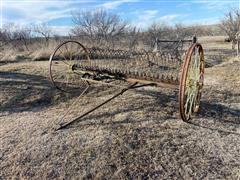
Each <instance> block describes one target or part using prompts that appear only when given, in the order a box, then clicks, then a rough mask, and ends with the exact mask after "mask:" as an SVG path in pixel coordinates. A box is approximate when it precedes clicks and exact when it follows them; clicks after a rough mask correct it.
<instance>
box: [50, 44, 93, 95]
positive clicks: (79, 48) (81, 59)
mask: <svg viewBox="0 0 240 180" xmlns="http://www.w3.org/2000/svg"><path fill="white" fill-rule="evenodd" d="M89 61H90V59H89V56H88V52H87V50H86V48H85V47H84V46H83V45H82V44H80V43H79V42H77V41H65V42H63V43H61V44H59V45H58V46H57V47H56V49H55V50H54V52H53V54H52V55H51V57H50V60H49V72H50V80H51V81H52V83H53V85H54V86H55V87H56V88H57V89H59V90H61V91H63V92H67V93H74V92H83V91H85V90H86V89H87V88H88V86H89V83H88V82H87V81H85V80H82V79H81V78H82V77H83V76H84V74H82V73H81V71H76V68H75V67H77V65H81V64H87V63H89Z"/></svg>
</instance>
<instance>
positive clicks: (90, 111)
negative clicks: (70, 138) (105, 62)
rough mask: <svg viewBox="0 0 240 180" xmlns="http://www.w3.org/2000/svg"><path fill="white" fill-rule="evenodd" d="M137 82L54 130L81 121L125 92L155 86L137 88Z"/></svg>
mask: <svg viewBox="0 0 240 180" xmlns="http://www.w3.org/2000/svg"><path fill="white" fill-rule="evenodd" d="M137 84H138V83H137V82H135V83H133V84H131V85H130V86H128V87H126V88H124V89H122V90H121V92H119V93H117V94H115V95H114V96H112V97H111V98H109V99H107V100H106V101H104V102H102V103H101V104H99V105H98V106H96V107H94V108H92V109H90V110H88V111H87V112H85V113H83V114H82V115H81V116H79V117H77V118H75V119H73V120H71V121H70V122H67V123H65V124H62V125H60V127H58V128H56V129H55V130H56V131H58V130H61V129H65V128H67V127H69V126H70V125H72V124H73V123H74V122H76V121H79V120H80V119H82V118H83V117H85V116H87V115H88V114H90V113H92V112H93V111H95V110H97V109H99V108H100V107H102V106H103V105H105V104H107V103H108V102H110V101H112V100H113V99H115V98H116V97H118V96H120V95H122V94H123V93H125V92H126V91H128V90H130V89H137V88H140V87H145V86H155V84H153V83H151V84H143V85H138V86H137Z"/></svg>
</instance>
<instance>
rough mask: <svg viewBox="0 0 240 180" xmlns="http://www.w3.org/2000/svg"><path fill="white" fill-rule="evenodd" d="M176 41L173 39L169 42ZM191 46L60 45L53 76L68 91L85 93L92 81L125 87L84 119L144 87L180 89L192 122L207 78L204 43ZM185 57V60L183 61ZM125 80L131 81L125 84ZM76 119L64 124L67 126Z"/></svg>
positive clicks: (182, 106) (53, 57)
mask: <svg viewBox="0 0 240 180" xmlns="http://www.w3.org/2000/svg"><path fill="white" fill-rule="evenodd" d="M169 42H173V41H169ZM185 42H188V43H189V44H190V47H189V46H188V47H189V48H188V49H187V50H185V51H184V53H182V55H176V53H169V52H164V51H154V52H153V51H146V50H139V51H126V50H114V49H101V48H96V47H92V48H86V47H84V46H83V45H82V44H81V43H79V42H78V41H72V40H70V41H65V42H63V43H61V44H60V45H58V46H57V47H56V49H55V50H54V52H53V54H52V55H51V57H50V67H49V69H50V79H51V81H52V83H53V85H54V86H55V87H56V88H57V89H59V90H61V91H63V92H66V93H74V92H78V93H79V92H81V94H80V96H82V95H83V94H84V93H85V92H86V91H87V90H88V88H89V86H90V84H91V83H98V84H104V85H109V86H117V87H121V88H122V90H121V91H120V92H119V93H117V94H116V95H114V96H113V97H111V98H110V99H108V100H106V101H104V102H103V103H101V104H99V105H98V106H97V107H95V108H93V109H91V110H89V111H87V112H86V113H84V114H83V115H82V116H80V117H78V118H77V119H80V118H82V117H84V116H86V115H87V114H89V113H91V112H93V111H94V110H96V109H98V108H99V107H101V106H103V105H104V104H106V103H108V102H109V101H111V100H112V99H114V98H116V97H118V96H119V95H121V94H123V93H124V92H126V91H127V90H130V89H136V88H140V87H143V86H158V87H164V88H174V89H179V110H180V115H181V118H182V120H183V121H189V120H190V119H191V118H192V117H193V116H194V114H195V113H197V112H198V111H199V105H200V98H201V92H202V88H203V77H204V54H203V48H202V46H201V44H199V43H197V42H195V41H192V40H185ZM183 59H184V60H183ZM121 81H124V82H127V83H130V85H129V86H125V87H123V86H122V85H121V84H122V83H119V82H121ZM74 121H76V119H74V120H72V121H70V122H67V123H64V124H61V125H60V127H59V128H58V129H62V128H65V127H67V126H69V125H70V124H72V123H73V122H74Z"/></svg>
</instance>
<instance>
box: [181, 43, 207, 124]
mask: <svg viewBox="0 0 240 180" xmlns="http://www.w3.org/2000/svg"><path fill="white" fill-rule="evenodd" d="M203 79H204V54H203V48H202V46H201V45H200V44H198V43H196V44H193V45H192V46H191V47H190V48H189V50H188V52H187V54H186V57H185V60H184V63H183V66H182V74H181V79H180V88H179V109H180V115H181V118H182V120H184V121H189V120H190V119H191V118H192V115H193V114H194V113H197V112H198V110H199V107H200V99H201V93H202V88H203Z"/></svg>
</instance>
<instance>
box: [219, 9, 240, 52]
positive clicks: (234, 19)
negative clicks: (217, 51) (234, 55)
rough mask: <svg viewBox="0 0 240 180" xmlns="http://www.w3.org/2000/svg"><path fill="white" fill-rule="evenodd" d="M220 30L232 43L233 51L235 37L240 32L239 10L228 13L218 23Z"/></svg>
mask: <svg viewBox="0 0 240 180" xmlns="http://www.w3.org/2000/svg"><path fill="white" fill-rule="evenodd" d="M220 28H221V29H222V30H223V31H224V32H225V33H226V34H227V36H228V38H229V40H230V41H231V42H232V49H235V45H236V42H237V40H236V35H237V33H238V32H239V31H240V10H239V9H233V10H231V11H230V12H228V13H227V14H226V15H225V17H224V18H223V19H222V21H221V23H220Z"/></svg>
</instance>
